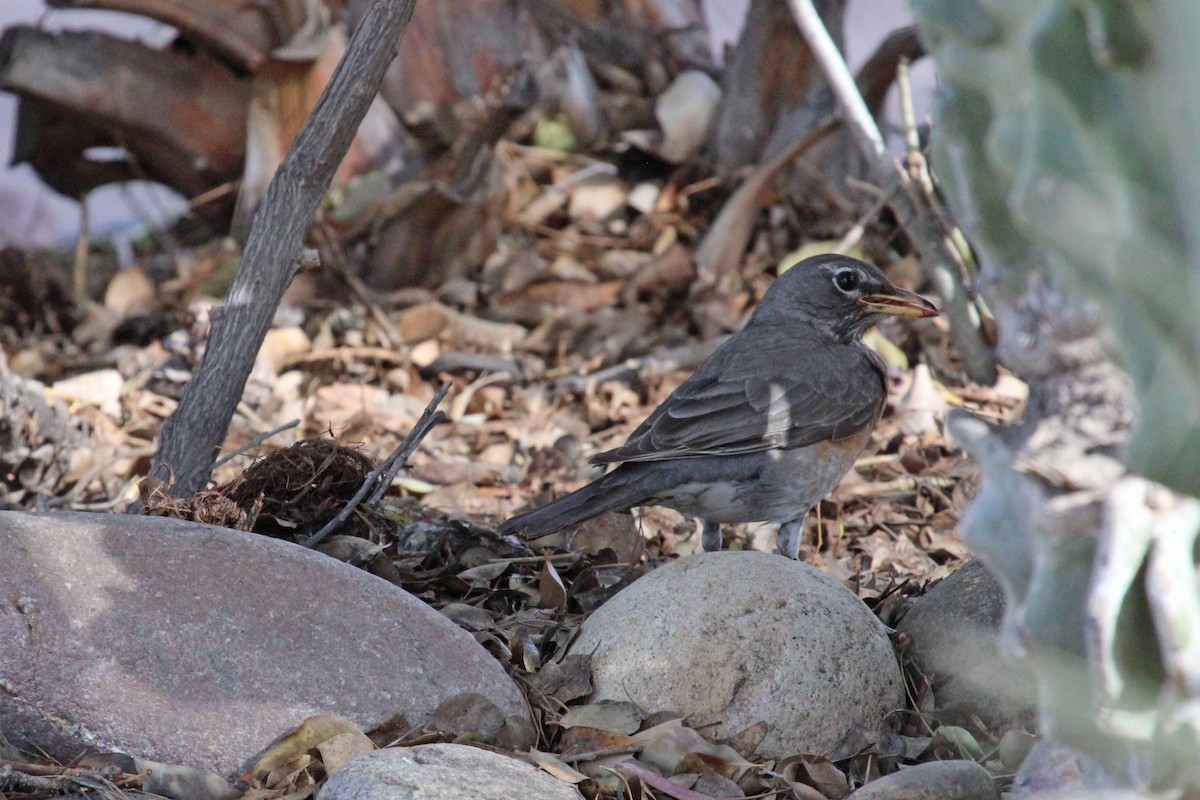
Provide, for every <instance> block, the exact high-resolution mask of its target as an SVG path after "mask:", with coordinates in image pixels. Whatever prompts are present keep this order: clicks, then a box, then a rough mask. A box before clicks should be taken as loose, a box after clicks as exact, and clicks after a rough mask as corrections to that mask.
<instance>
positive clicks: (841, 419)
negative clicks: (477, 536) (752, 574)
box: [500, 255, 938, 558]
mask: <svg viewBox="0 0 1200 800" xmlns="http://www.w3.org/2000/svg"><path fill="white" fill-rule="evenodd" d="M937 313H938V312H937V309H936V308H934V306H933V305H932V304H930V303H929V301H927V300H925V299H924V298H922V297H920V296H919V295H916V294H913V293H912V292H907V291H904V290H902V289H899V288H897V287H896V286H894V285H893V284H892V283H891V282H890V281H889V280H888V279H887V278H886V277H885V276H884V275H883V273H882V272H880V271H879V269H878V268H876V267H874V266H872V265H870V264H867V263H865V262H863V261H859V260H857V259H854V258H849V257H847V256H838V255H821V256H814V257H813V258H808V259H805V260H804V261H802V262H800V263H799V264H797V265H795V266H794V267H792V268H791V269H789V270H788V271H787V272H785V273H784V274H783V275H781V276H780V277H779V278H778V279H777V280H776V281H775V283H774V284H772V286H771V288H770V289H769V290H768V291H767V293H766V295H765V296H764V297H763V299H762V302H760V303H759V305H758V308H757V309H755V311H754V313H753V314H752V315H751V316H750V319H749V320H747V322H746V325H745V327H744V328H743V329H742V330H741V331H739V332H738V333H736V334H734V335H733V336H731V337H730V338H729V339H728V340H726V342H725V343H724V344H723V345H721V347H719V348H718V349H717V350H716V351H715V352H714V353H713V354H712V355H711V356H709V358H708V359H707V360H706V361H704V363H702V364H701V365H700V366H699V368H698V369H697V370H696V372H695V374H694V375H692V377H690V378H688V379H687V380H686V381H684V382H683V383H682V384H680V386H679V388H677V389H676V390H675V391H674V392H672V393H671V395H670V396H669V397H668V398H667V399H666V400H664V401H663V402H662V404H661V405H659V406H658V408H656V409H655V410H654V412H653V413H652V414H651V415H650V416H649V417H647V418H646V421H645V422H643V423H642V424H641V425H639V426H638V427H637V429H636V430H635V431H634V432H633V433H632V434H630V436H629V438H628V439H627V440H626V441H625V443H624V444H623V445H621V446H620V447H618V448H616V449H614V450H609V451H607V452H605V453H600V454H599V455H597V456H594V457H593V458H592V463H595V464H608V463H619V464H620V466H618V467H617V468H616V469H615V470H613V471H612V472H610V473H608V474H607V475H604V476H603V477H601V478H599V479H597V480H595V481H593V482H592V483H589V484H588V485H587V486H584V487H583V488H581V489H579V490H577V491H575V492H572V493H571V494H568V495H566V496H565V497H562V498H560V499H558V500H555V501H554V502H552V503H549V504H548V505H545V506H542V507H541V508H538V509H534V510H532V511H526V512H524V513H522V514H517V515H516V516H514V517H512V518H511V519H509V520H508V521H506V522H504V523H503V524H502V525H501V526H500V531H501V533H505V534H508V533H517V534H520V535H522V536H524V537H525V538H529V539H534V538H537V537H539V536H545V535H547V534H550V533H554V532H555V531H559V530H562V529H563V528H566V527H569V526H571V525H576V524H578V523H580V522H583V521H584V520H587V519H590V518H591V517H594V516H596V515H597V514H601V513H604V512H605V511H626V510H628V509H630V508H633V507H634V506H642V505H662V506H667V507H670V508H674V509H677V510H679V511H682V512H683V513H685V514H691V515H695V516H698V517H700V518H701V519H703V520H704V535H703V544H704V548H705V549H706V550H714V549H720V546H721V529H720V523H723V522H758V521H763V522H778V523H781V527H780V532H779V541H778V543H777V546H778V548H779V551H780V552H781V553H783V554H784V555H787V556H789V557H791V558H795V557H796V555H797V553H798V551H799V545H800V539H799V535H800V530H801V527H802V524H803V521H804V516H805V514H807V513H808V510H809V509H810V508H812V507H813V506H814V505H815V504H816V503H817V502H818V501H819V500H820V499H821V498H822V497H824V496H825V495H826V494H828V493H829V492H830V491H831V490H832V489H833V487H834V486H836V485H837V483H838V482H839V481H840V480H841V479H842V477H843V476H844V475H845V474H846V472H847V471H848V470H849V469H850V467H851V466H853V464H854V461H855V459H857V458H858V456H859V454H860V453H861V452H862V449H863V447H865V446H866V443H867V441H868V440H869V439H870V435H871V431H872V430H873V429H874V427H875V423H876V422H877V421H878V419H879V414H880V413H881V411H882V410H883V404H884V400H885V399H886V397H887V384H886V382H885V380H884V371H883V364H882V363H881V362H880V360H879V358H878V357H877V356H876V355H875V354H874V353H873V352H871V350H870V349H868V348H867V347H866V345H864V344H863V343H862V335H863V333H864V332H865V331H866V330H867V329H868V328H869V327H870V326H871V325H872V324H874V323H875V322H876V321H877V320H878V319H880V318H881V317H882V316H883V315H886V314H894V315H899V316H908V317H929V316H935V315H936V314H937Z"/></svg>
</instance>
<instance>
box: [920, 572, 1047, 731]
mask: <svg viewBox="0 0 1200 800" xmlns="http://www.w3.org/2000/svg"><path fill="white" fill-rule="evenodd" d="M1004 602H1005V601H1004V589H1003V588H1002V587H1001V585H1000V582H999V581H998V580H997V579H996V578H995V577H994V576H993V575H992V573H991V572H989V571H988V569H987V567H985V566H984V565H983V562H981V561H979V560H978V559H973V560H971V561H968V562H967V563H966V564H963V565H962V566H961V567H959V568H958V569H957V570H955V571H954V572H952V573H950V575H949V576H947V577H946V578H944V579H943V580H941V581H939V582H938V583H936V584H934V585H933V587H932V588H930V590H929V591H928V592H926V593H925V594H923V595H922V596H920V597H918V598H917V599H916V600H915V601H914V602H913V605H912V607H911V608H909V610H908V611H907V612H906V613H905V615H904V617H903V618H902V619H901V620H900V622H899V623H898V624H897V625H896V629H897V630H898V631H899V632H900V633H902V634H905V635H906V636H907V637H908V638H909V640H910V642H911V644H910V645H909V647H908V649H907V651H906V652H905V655H906V657H907V658H909V659H911V661H912V663H913V664H915V665H916V666H917V667H918V668H919V669H920V671H921V672H922V673H923V674H924V675H925V676H927V677H928V678H929V679H930V683H931V685H932V688H933V697H934V702H935V708H936V709H937V711H938V712H939V714H938V716H939V719H941V720H942V721H943V722H948V723H950V724H954V725H963V726H966V727H970V728H974V724H973V723H972V720H973V718H974V717H979V718H981V719H982V720H983V721H984V723H985V725H986V726H987V727H988V728H990V729H992V730H1000V731H1003V730H1008V729H1010V728H1014V727H1019V726H1020V725H1021V724H1022V723H1024V722H1028V721H1030V720H1031V719H1032V716H1033V707H1034V702H1035V687H1036V686H1037V681H1036V680H1035V679H1034V676H1033V673H1032V672H1031V671H1030V669H1029V666H1028V665H1027V664H1025V663H1023V662H1022V661H1020V660H1018V659H1017V658H1015V657H1013V656H1012V655H1010V654H1008V653H1007V652H1006V651H1005V649H1004V648H1003V647H1002V646H1001V643H1000V623H1001V620H1002V618H1003V616H1004Z"/></svg>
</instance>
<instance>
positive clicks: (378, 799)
mask: <svg viewBox="0 0 1200 800" xmlns="http://www.w3.org/2000/svg"><path fill="white" fill-rule="evenodd" d="M434 797H436V798H440V800H494V798H502V797H503V798H508V797H513V798H516V797H519V798H521V799H522V800H580V798H581V795H580V794H579V792H578V791H576V790H575V787H574V786H572V785H571V784H569V783H564V782H562V781H560V780H558V779H556V778H552V777H550V776H549V775H547V774H546V773H544V772H542V771H541V770H539V769H537V768H536V767H533V766H531V765H529V764H527V763H525V762H524V761H518V760H517V759H515V758H510V757H509V756H502V755H500V754H498V753H493V752H490V751H488V750H481V749H479V748H478V747H469V746H467V745H462V744H424V745H418V746H416V747H392V748H388V749H386V750H376V751H375V752H373V753H366V754H364V755H361V756H357V757H355V758H352V759H350V760H349V761H347V762H346V763H345V765H343V766H342V768H341V769H339V770H338V771H337V772H335V773H333V775H331V776H330V777H329V780H328V781H326V783H325V786H324V787H322V788H321V791H320V793H319V794H318V795H317V800H428V798H434Z"/></svg>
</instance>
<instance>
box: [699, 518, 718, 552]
mask: <svg viewBox="0 0 1200 800" xmlns="http://www.w3.org/2000/svg"><path fill="white" fill-rule="evenodd" d="M700 546H701V547H703V548H704V551H705V552H706V553H712V552H715V551H717V550H720V549H721V523H719V522H712V521H710V520H707V519H706V520H704V530H702V531H701V532H700Z"/></svg>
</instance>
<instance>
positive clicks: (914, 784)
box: [847, 761, 1000, 800]
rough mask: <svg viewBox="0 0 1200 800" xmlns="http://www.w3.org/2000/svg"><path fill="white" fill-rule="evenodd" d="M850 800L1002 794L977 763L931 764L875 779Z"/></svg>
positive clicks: (988, 798)
mask: <svg viewBox="0 0 1200 800" xmlns="http://www.w3.org/2000/svg"><path fill="white" fill-rule="evenodd" d="M847 800H1000V791H999V790H998V789H997V788H996V782H995V781H994V780H993V779H992V776H991V774H990V773H989V772H988V771H987V770H986V769H984V768H983V767H981V766H979V765H978V764H976V763H975V762H974V761H930V762H928V763H926V764H916V765H914V766H911V767H904V768H902V769H900V770H899V771H898V772H893V773H892V774H891V775H884V776H883V777H882V778H879V779H877V780H873V781H871V782H870V783H868V784H867V785H866V786H863V787H862V788H861V789H859V790H858V791H856V792H854V793H852V794H851V795H850V797H849V798H847Z"/></svg>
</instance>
